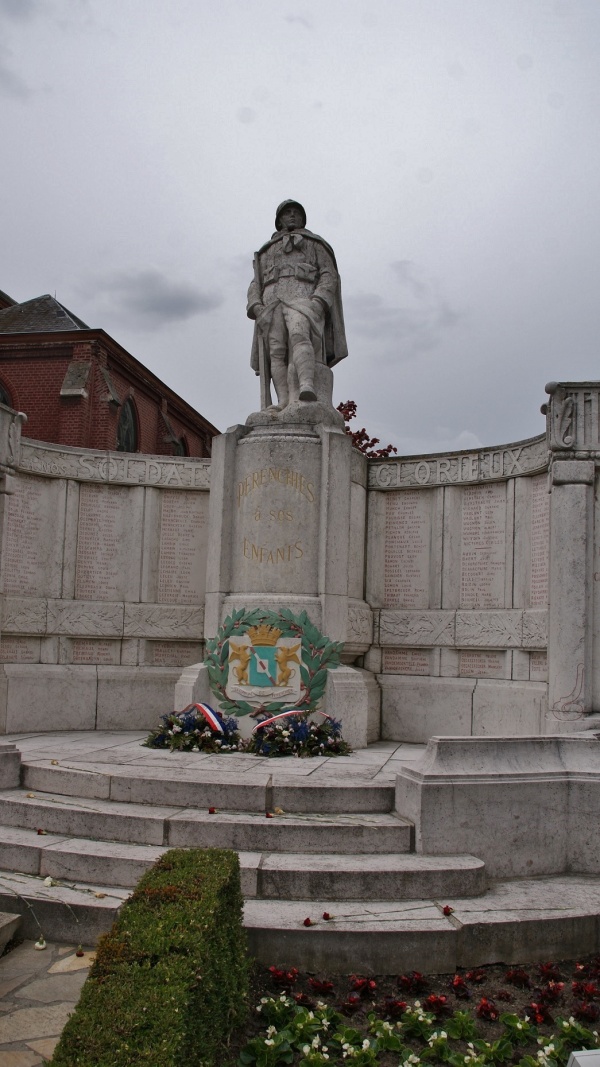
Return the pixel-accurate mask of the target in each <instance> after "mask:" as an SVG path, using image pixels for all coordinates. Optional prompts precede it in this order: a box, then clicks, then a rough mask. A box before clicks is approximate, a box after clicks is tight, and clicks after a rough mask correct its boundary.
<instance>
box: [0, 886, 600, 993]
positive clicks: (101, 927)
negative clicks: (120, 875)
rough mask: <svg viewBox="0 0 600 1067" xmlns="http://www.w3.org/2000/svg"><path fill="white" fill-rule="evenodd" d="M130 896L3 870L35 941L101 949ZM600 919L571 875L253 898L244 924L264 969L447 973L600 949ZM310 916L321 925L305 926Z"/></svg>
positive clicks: (14, 907)
mask: <svg viewBox="0 0 600 1067" xmlns="http://www.w3.org/2000/svg"><path fill="white" fill-rule="evenodd" d="M128 893H129V891H128V890H127V889H123V888H119V887H115V886H113V887H110V886H102V885H100V886H96V885H89V884H83V883H77V884H72V885H68V886H67V885H52V886H46V885H45V884H44V881H43V879H42V878H40V877H35V876H33V875H26V874H15V873H12V872H4V871H0V907H1V908H2V909H3V910H4V911H5V912H7V913H10V914H12V915H13V916H14V915H20V916H21V926H20V931H19V932H20V934H21V935H22V936H23V937H26V938H33V939H34V940H37V938H38V937H39V936H40V933H43V935H44V936H45V938H46V940H55V941H61V942H70V943H71V944H73V943H75V944H78V943H82V944H89V945H91V944H94V943H95V941H96V939H97V937H98V936H99V935H100V934H102V933H105V932H106V931H107V930H109V929H110V927H111V925H112V922H113V920H114V918H115V917H116V915H117V914H118V911H119V909H120V907H121V905H122V903H123V901H124V900H125V899H126V897H127V896H128ZM446 905H447V906H449V907H450V908H451V909H452V911H451V913H450V914H449V915H444V906H446ZM324 912H327V913H328V914H329V915H330V917H331V918H330V920H329V921H326V920H324V919H323V918H322V915H323V913H324ZM599 912H600V884H599V883H598V881H597V880H596V879H593V878H589V877H585V876H578V875H565V876H560V877H555V878H535V879H517V880H514V881H511V882H497V883H495V884H493V885H492V886H491V887H490V888H489V889H488V891H487V892H486V893H485V895H484V896H482V897H471V898H467V897H452V896H450V897H443V898H440V897H437V898H435V897H434V898H426V899H418V900H405V901H381V900H371V901H369V902H363V901H348V900H337V899H335V898H332V897H327V896H325V895H322V896H321V897H320V899H318V900H281V899H276V900H273V899H269V900H258V899H253V900H247V901H246V905H245V919H244V922H245V926H246V929H247V931H248V938H249V946H250V950H251V952H252V954H253V955H254V956H255V957H256V958H257V959H258V960H259V961H261V962H262V963H265V964H275V965H277V966H284V967H298V968H301V969H303V970H308V971H313V972H316V973H318V972H333V973H340V974H343V973H346V974H347V973H348V972H349V971H360V973H362V974H382V973H384V974H388V973H402V972H403V971H406V970H413V969H416V970H419V971H423V972H430V973H442V974H443V973H446V974H448V973H452V972H454V971H455V970H456V968H457V967H476V966H479V965H482V964H485V963H495V962H503V963H505V964H507V965H508V964H511V963H524V962H535V961H539V960H546V959H548V958H551V959H556V958H561V954H564V956H566V957H567V958H574V957H577V956H579V955H581V954H589V953H590V952H592V953H593V952H598V951H599V949H600V931H599V929H598V922H597V916H598V913H599ZM307 918H309V919H310V920H311V922H312V923H313V924H314V925H311V926H309V927H307V926H305V925H304V923H305V919H307Z"/></svg>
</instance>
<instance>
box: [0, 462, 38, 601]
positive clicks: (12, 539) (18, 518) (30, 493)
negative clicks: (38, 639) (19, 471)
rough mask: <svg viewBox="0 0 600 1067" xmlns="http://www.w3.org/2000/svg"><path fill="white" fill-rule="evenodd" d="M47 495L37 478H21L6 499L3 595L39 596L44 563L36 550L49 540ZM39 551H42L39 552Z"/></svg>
mask: <svg viewBox="0 0 600 1067" xmlns="http://www.w3.org/2000/svg"><path fill="white" fill-rule="evenodd" d="M48 495H49V494H48V492H47V486H46V484H45V482H44V481H43V480H42V479H41V478H33V477H30V476H28V475H21V476H20V478H19V479H18V481H17V483H16V488H15V492H14V494H13V495H12V496H10V497H8V500H9V505H8V523H7V530H6V541H5V544H4V551H3V553H2V557H3V558H2V569H3V572H4V592H5V593H8V594H11V593H12V594H16V595H21V596H40V595H43V592H44V590H43V589H41V588H40V577H41V575H42V574H43V573H44V560H43V558H42V557H41V554H40V549H41V546H42V545H43V544H44V543H47V541H46V538H48V537H49V533H50V531H49V530H48V521H47V520H48V514H47V507H45V506H44V505H45V504H46V503H47V502H48ZM42 552H43V549H42Z"/></svg>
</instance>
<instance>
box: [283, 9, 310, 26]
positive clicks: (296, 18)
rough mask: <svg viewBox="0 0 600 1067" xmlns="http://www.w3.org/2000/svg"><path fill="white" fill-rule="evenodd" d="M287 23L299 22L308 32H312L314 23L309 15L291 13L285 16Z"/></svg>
mask: <svg viewBox="0 0 600 1067" xmlns="http://www.w3.org/2000/svg"><path fill="white" fill-rule="evenodd" d="M283 17H284V19H285V21H286V22H299V23H300V25H301V26H304V27H305V28H306V29H307V30H312V28H313V26H312V22H311V21H310V19H309V18H308V16H307V15H300V14H294V13H291V14H289V15H284V16H283Z"/></svg>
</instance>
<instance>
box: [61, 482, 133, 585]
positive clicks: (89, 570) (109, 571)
mask: <svg viewBox="0 0 600 1067" xmlns="http://www.w3.org/2000/svg"><path fill="white" fill-rule="evenodd" d="M130 504H131V497H130V494H129V490H128V489H120V488H117V487H113V486H104V485H82V486H81V489H80V497H79V528H78V535H77V580H76V583H75V596H76V597H78V598H80V599H82V600H122V599H123V596H122V592H121V590H122V585H123V574H124V572H125V570H126V568H127V565H128V564H129V565H130V566H131V564H132V562H133V561H132V560H130V559H128V553H127V551H126V550H127V547H128V545H127V543H126V541H125V526H126V523H127V521H128V518H127V517H128V515H129V514H130Z"/></svg>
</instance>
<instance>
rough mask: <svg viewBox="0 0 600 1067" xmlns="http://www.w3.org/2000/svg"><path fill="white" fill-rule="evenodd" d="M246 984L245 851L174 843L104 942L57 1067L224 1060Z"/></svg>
mask: <svg viewBox="0 0 600 1067" xmlns="http://www.w3.org/2000/svg"><path fill="white" fill-rule="evenodd" d="M247 983H248V964H247V957H246V943H245V934H244V930H243V928H242V894H241V890H240V872H239V860H238V857H237V854H236V853H235V852H231V851H229V850H225V849H189V850H188V849H173V850H172V851H170V852H167V853H165V855H164V856H162V857H161V859H160V860H159V861H158V863H156V864H155V866H154V867H153V868H152V869H151V870H150V871H148V872H147V873H146V874H145V875H144V876H143V878H142V879H141V881H140V882H139V883H138V885H137V887H136V889H135V892H134V893H133V895H132V896H131V897H130V899H129V900H128V901H127V902H126V904H125V905H124V906H123V909H122V911H121V914H120V915H119V917H118V919H117V920H116V922H115V924H114V926H113V928H112V930H111V931H110V933H108V934H106V935H105V936H104V937H103V938H101V939H100V941H99V943H98V949H97V955H96V960H95V962H94V964H93V965H92V969H91V971H90V974H89V976H88V978H87V981H86V983H85V985H84V987H83V990H82V994H81V998H80V1000H79V1003H78V1005H77V1008H76V1010H75V1012H74V1014H73V1015H72V1016H71V1018H70V1019H69V1021H68V1023H67V1025H66V1027H65V1029H64V1031H63V1033H62V1036H61V1039H60V1041H59V1043H58V1045H57V1047H56V1050H55V1052H54V1056H53V1058H52V1060H51V1064H52V1067H75V1065H77V1067H130V1065H133V1064H140V1065H141V1064H144V1065H148V1067H175V1065H177V1067H192V1065H193V1067H225V1065H226V1064H227V1063H228V1053H227V1048H228V1044H229V1040H230V1037H231V1034H232V1032H233V1031H234V1030H235V1029H236V1028H237V1027H239V1026H240V1025H241V1024H242V1023H243V1022H244V1020H245V1018H246V1013H247Z"/></svg>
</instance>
